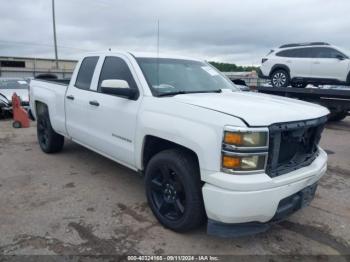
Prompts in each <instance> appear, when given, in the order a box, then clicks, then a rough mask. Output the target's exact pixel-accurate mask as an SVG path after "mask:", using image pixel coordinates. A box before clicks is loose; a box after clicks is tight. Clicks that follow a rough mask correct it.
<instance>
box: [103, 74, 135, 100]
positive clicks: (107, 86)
mask: <svg viewBox="0 0 350 262" xmlns="http://www.w3.org/2000/svg"><path fill="white" fill-rule="evenodd" d="M101 92H102V93H104V94H110V95H116V96H121V97H125V98H128V99H131V100H136V99H137V95H138V91H137V90H136V89H133V88H130V87H129V84H128V82H126V81H125V80H120V79H106V80H103V81H102V83H101Z"/></svg>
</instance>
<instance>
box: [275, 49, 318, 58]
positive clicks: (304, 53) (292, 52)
mask: <svg viewBox="0 0 350 262" xmlns="http://www.w3.org/2000/svg"><path fill="white" fill-rule="evenodd" d="M276 56H281V57H295V58H309V57H311V56H312V54H311V48H295V49H289V50H284V51H281V52H278V53H277V54H276Z"/></svg>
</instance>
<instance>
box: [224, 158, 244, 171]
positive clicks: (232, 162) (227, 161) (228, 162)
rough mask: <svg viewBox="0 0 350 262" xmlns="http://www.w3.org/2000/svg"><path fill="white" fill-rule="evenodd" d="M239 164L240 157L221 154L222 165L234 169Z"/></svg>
mask: <svg viewBox="0 0 350 262" xmlns="http://www.w3.org/2000/svg"><path fill="white" fill-rule="evenodd" d="M240 165H241V159H240V158H239V157H232V156H223V157H222V166H223V167H224V168H228V169H234V168H237V167H239V166H240Z"/></svg>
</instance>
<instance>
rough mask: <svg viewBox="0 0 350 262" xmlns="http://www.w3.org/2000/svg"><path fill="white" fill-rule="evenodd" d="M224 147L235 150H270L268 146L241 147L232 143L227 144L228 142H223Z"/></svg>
mask: <svg viewBox="0 0 350 262" xmlns="http://www.w3.org/2000/svg"><path fill="white" fill-rule="evenodd" d="M267 140H269V138H267ZM222 147H223V148H224V149H229V150H233V151H254V150H257V151H267V150H269V147H268V146H257V147H241V146H235V145H230V144H226V143H222Z"/></svg>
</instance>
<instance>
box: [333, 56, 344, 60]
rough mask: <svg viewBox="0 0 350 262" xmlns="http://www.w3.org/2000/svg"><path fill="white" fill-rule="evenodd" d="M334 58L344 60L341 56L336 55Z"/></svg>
mask: <svg viewBox="0 0 350 262" xmlns="http://www.w3.org/2000/svg"><path fill="white" fill-rule="evenodd" d="M335 57H336V58H337V59H339V60H344V59H345V57H344V56H342V55H336V56H335Z"/></svg>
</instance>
